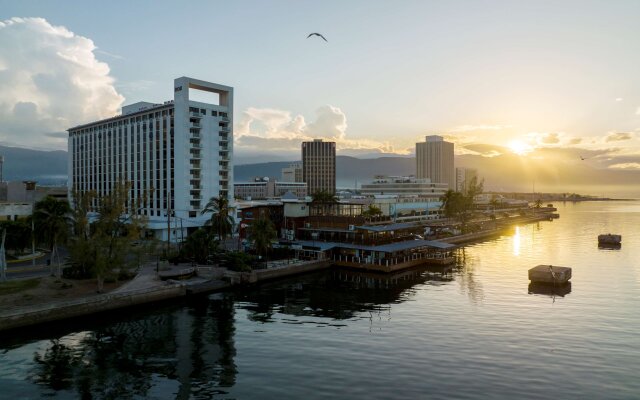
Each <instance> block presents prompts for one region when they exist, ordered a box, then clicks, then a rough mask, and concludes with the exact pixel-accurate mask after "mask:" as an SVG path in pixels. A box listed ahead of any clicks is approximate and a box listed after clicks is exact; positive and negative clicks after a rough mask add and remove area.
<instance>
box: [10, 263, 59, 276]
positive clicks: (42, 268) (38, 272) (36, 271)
mask: <svg viewBox="0 0 640 400" xmlns="http://www.w3.org/2000/svg"><path fill="white" fill-rule="evenodd" d="M38 261H40V260H38ZM49 272H50V267H49V266H47V265H46V264H36V266H35V267H32V266H31V263H29V265H28V266H27V265H13V264H9V266H8V267H7V279H25V278H40V277H43V276H48V275H49Z"/></svg>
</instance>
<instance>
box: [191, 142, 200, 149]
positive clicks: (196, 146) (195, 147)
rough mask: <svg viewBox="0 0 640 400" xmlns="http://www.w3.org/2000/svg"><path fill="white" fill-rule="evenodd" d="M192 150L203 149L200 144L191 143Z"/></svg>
mask: <svg viewBox="0 0 640 400" xmlns="http://www.w3.org/2000/svg"><path fill="white" fill-rule="evenodd" d="M190 144H191V148H192V149H201V148H202V145H201V144H200V143H194V142H190Z"/></svg>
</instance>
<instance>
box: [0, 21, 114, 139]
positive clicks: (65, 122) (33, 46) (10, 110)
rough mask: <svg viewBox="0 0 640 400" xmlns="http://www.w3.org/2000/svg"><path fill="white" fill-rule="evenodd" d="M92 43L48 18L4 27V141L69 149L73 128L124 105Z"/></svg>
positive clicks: (0, 82) (0, 69) (0, 28)
mask: <svg viewBox="0 0 640 400" xmlns="http://www.w3.org/2000/svg"><path fill="white" fill-rule="evenodd" d="M95 53H96V46H95V45H94V43H93V41H92V40H91V39H88V38H86V37H83V36H79V35H76V34H74V33H73V32H71V31H69V30H68V29H67V28H65V27H63V26H53V25H51V24H50V23H49V22H48V21H47V20H45V19H43V18H11V19H9V20H5V21H0V120H1V121H2V125H1V126H0V141H3V142H10V143H15V144H17V145H20V146H26V147H41V148H66V135H62V134H61V133H63V132H64V131H66V130H67V129H68V128H70V127H72V126H74V125H78V124H81V123H85V122H88V121H93V120H96V119H102V118H107V117H111V116H113V115H116V114H117V112H118V109H119V108H120V106H121V105H122V103H123V101H124V97H122V95H120V94H119V93H118V92H117V91H116V89H115V88H114V79H113V78H112V77H111V76H110V75H109V66H108V65H107V64H106V63H104V62H101V61H98V60H97V59H96V57H95Z"/></svg>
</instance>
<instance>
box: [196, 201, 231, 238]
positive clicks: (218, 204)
mask: <svg viewBox="0 0 640 400" xmlns="http://www.w3.org/2000/svg"><path fill="white" fill-rule="evenodd" d="M208 213H211V218H210V219H209V221H207V225H208V226H209V227H210V229H211V231H212V232H213V233H215V234H217V235H218V239H219V240H223V239H224V238H226V237H227V236H229V235H230V234H231V233H232V232H233V218H232V217H231V215H230V213H231V209H230V207H229V200H228V199H227V198H226V197H212V198H211V199H209V202H208V203H207V204H206V205H205V207H204V209H203V210H202V214H203V215H204V214H208Z"/></svg>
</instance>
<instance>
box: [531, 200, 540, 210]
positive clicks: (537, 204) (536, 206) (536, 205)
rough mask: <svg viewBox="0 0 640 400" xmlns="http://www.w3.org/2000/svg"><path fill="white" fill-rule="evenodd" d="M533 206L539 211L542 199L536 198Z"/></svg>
mask: <svg viewBox="0 0 640 400" xmlns="http://www.w3.org/2000/svg"><path fill="white" fill-rule="evenodd" d="M533 205H534V207H535V208H537V209H540V207H542V199H541V198H538V199H537V200H536V201H535V203H533Z"/></svg>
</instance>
